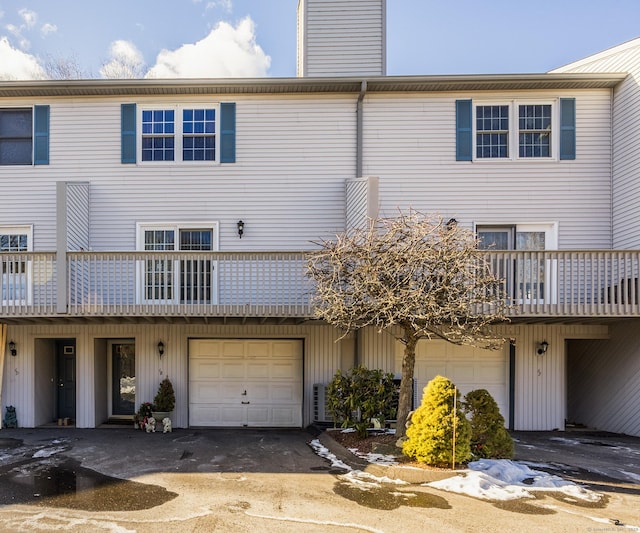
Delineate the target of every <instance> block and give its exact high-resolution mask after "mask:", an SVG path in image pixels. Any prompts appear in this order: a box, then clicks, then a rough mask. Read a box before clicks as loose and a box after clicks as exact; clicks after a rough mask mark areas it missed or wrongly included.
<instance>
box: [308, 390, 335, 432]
mask: <svg viewBox="0 0 640 533" xmlns="http://www.w3.org/2000/svg"><path fill="white" fill-rule="evenodd" d="M313 421H314V422H319V423H321V424H333V417H332V416H331V414H330V413H329V409H327V386H326V385H324V384H322V383H315V384H314V385H313Z"/></svg>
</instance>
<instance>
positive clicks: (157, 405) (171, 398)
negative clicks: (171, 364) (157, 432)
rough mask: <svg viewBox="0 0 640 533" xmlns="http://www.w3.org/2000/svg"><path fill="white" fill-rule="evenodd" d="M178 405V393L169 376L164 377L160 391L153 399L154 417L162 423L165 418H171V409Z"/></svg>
mask: <svg viewBox="0 0 640 533" xmlns="http://www.w3.org/2000/svg"><path fill="white" fill-rule="evenodd" d="M175 406H176V395H175V393H174V391H173V385H172V384H171V380H170V379H169V378H164V379H163V380H162V381H161V382H160V386H159V387H158V392H157V393H156V396H155V398H154V399H153V412H152V413H151V414H152V415H153V418H155V419H156V422H157V423H161V422H162V420H163V419H164V418H170V415H171V411H173V409H174V407H175Z"/></svg>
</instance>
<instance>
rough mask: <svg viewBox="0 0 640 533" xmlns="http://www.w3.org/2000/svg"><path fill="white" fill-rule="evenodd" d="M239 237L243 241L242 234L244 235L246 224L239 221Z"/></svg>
mask: <svg viewBox="0 0 640 533" xmlns="http://www.w3.org/2000/svg"><path fill="white" fill-rule="evenodd" d="M237 226H238V237H240V238H241V239H242V234H243V233H244V222H242V220H238V224H237Z"/></svg>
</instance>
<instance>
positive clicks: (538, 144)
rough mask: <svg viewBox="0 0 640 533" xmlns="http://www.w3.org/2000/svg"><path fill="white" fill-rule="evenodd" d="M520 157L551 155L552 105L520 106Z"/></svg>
mask: <svg viewBox="0 0 640 533" xmlns="http://www.w3.org/2000/svg"><path fill="white" fill-rule="evenodd" d="M518 139H519V150H520V152H519V154H518V155H519V156H520V157H551V105H549V104H543V105H519V106H518Z"/></svg>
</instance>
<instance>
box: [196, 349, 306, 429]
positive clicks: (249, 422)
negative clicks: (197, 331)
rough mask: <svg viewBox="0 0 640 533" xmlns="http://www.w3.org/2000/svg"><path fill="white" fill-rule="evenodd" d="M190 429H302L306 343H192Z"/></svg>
mask: <svg viewBox="0 0 640 533" xmlns="http://www.w3.org/2000/svg"><path fill="white" fill-rule="evenodd" d="M189 425H190V426H218V427H219V426H227V427H302V341H300V340H291V339H282V340H276V339H192V340H190V341H189Z"/></svg>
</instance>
